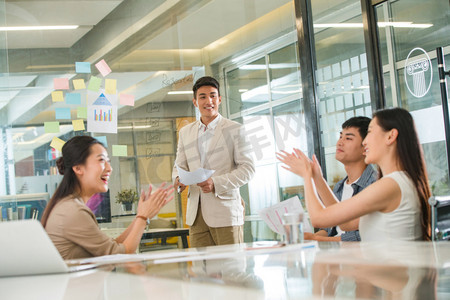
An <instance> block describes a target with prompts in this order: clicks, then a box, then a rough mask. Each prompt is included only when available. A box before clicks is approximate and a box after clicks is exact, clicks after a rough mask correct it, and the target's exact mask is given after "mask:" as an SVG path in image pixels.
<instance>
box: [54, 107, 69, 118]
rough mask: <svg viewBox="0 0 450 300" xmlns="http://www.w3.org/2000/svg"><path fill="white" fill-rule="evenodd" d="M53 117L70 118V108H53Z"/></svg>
mask: <svg viewBox="0 0 450 300" xmlns="http://www.w3.org/2000/svg"><path fill="white" fill-rule="evenodd" d="M55 119H56V120H60V119H69V120H70V108H66V107H58V108H55Z"/></svg>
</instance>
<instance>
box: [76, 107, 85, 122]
mask: <svg viewBox="0 0 450 300" xmlns="http://www.w3.org/2000/svg"><path fill="white" fill-rule="evenodd" d="M77 118H82V119H87V107H85V106H80V107H77Z"/></svg>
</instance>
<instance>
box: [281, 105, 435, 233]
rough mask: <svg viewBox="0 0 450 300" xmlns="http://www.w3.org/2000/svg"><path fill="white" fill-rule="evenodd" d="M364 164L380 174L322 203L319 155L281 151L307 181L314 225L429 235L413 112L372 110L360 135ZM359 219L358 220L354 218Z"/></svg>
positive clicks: (425, 183) (423, 169) (424, 182)
mask: <svg viewBox="0 0 450 300" xmlns="http://www.w3.org/2000/svg"><path fill="white" fill-rule="evenodd" d="M363 146H364V150H365V155H366V159H365V162H366V164H377V165H378V167H379V175H380V179H379V180H378V181H376V182H375V183H373V184H372V185H370V186H368V187H367V188H366V189H364V190H363V191H361V192H360V193H358V194H357V195H355V196H354V197H352V198H350V199H348V200H346V201H343V202H339V201H337V200H336V204H333V205H331V206H329V207H326V208H324V207H323V206H322V205H321V204H320V203H319V201H320V200H319V196H318V194H317V192H316V189H315V187H314V181H313V180H312V178H313V175H314V174H313V172H316V171H315V170H317V169H318V168H317V165H316V166H314V165H315V164H317V160H316V159H315V160H314V161H315V162H313V161H311V160H310V159H309V158H308V157H307V156H306V155H305V154H304V153H303V152H301V151H300V150H298V149H294V152H293V153H287V152H285V151H282V152H281V153H277V158H278V159H279V160H280V161H281V162H283V163H284V164H286V166H283V167H284V168H285V169H287V170H289V171H291V172H293V173H295V174H297V175H299V176H301V177H303V178H304V181H305V186H304V187H305V199H306V205H307V207H308V213H309V216H310V218H311V222H312V225H313V226H314V227H321V228H325V227H331V226H336V225H339V227H340V228H342V230H345V231H351V230H357V229H358V227H359V232H360V235H361V240H362V241H385V240H429V238H430V217H429V216H430V210H429V206H428V203H427V201H428V198H429V197H430V196H431V192H430V187H429V185H428V178H427V171H426V167H425V162H424V159H423V154H422V148H421V145H420V143H419V139H418V138H417V133H416V131H415V126H414V121H413V119H412V116H411V114H410V113H409V112H408V111H406V110H404V109H402V108H393V109H384V110H380V111H377V112H375V113H374V115H373V119H372V121H371V122H370V125H369V130H368V133H367V136H366V138H365V139H364V141H363ZM358 218H360V219H359V224H358V222H357V221H353V222H352V220H355V219H358Z"/></svg>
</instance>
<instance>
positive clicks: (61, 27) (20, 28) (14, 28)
mask: <svg viewBox="0 0 450 300" xmlns="http://www.w3.org/2000/svg"><path fill="white" fill-rule="evenodd" d="M78 27H79V26H78V25H58V26H10V27H0V31H30V30H65V29H77V28H78Z"/></svg>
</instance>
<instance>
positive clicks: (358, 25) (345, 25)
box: [314, 23, 363, 28]
mask: <svg viewBox="0 0 450 300" xmlns="http://www.w3.org/2000/svg"><path fill="white" fill-rule="evenodd" d="M330 27H331V28H362V27H363V24H362V23H327V24H314V28H330Z"/></svg>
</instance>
